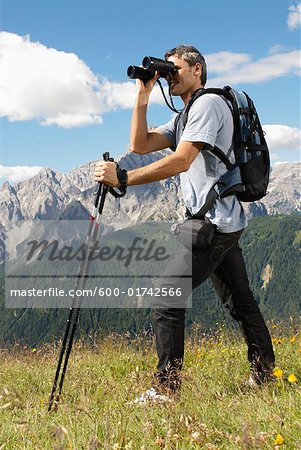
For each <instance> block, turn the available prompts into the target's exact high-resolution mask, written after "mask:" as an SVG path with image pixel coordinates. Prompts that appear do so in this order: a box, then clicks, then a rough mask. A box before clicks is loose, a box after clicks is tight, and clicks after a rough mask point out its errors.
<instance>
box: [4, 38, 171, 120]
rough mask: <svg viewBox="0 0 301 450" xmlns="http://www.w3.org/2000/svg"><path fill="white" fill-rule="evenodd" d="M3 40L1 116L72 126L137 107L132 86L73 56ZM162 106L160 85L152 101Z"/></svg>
mask: <svg viewBox="0 0 301 450" xmlns="http://www.w3.org/2000/svg"><path fill="white" fill-rule="evenodd" d="M0 38H1V60H0V61H1V73H0V87H1V89H0V117H1V116H2V117H4V116H5V117H8V119H9V120H10V121H17V120H31V119H36V120H39V121H40V123H41V124H42V125H53V124H56V125H58V126H60V127H63V128H70V127H78V126H85V125H92V124H100V123H102V118H101V115H102V114H104V113H106V112H108V111H111V110H114V109H120V108H121V109H123V108H132V106H133V104H134V101H135V95H136V89H135V84H134V83H133V82H125V83H112V82H110V81H109V80H107V79H105V78H101V77H97V76H96V75H95V74H94V73H93V72H92V71H91V70H90V69H89V67H88V66H87V65H86V64H85V63H84V62H83V61H82V60H80V59H79V58H78V56H77V55H75V54H74V53H66V52H63V51H58V50H55V49H53V48H47V47H46V46H44V45H42V44H40V43H39V42H32V41H31V40H30V37H29V36H23V37H22V36H18V35H17V34H13V33H7V32H1V33H0ZM162 102H163V100H162V98H161V96H160V95H159V90H158V88H157V87H156V89H155V90H154V93H153V95H152V96H151V103H162Z"/></svg>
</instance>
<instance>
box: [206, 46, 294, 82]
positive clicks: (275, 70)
mask: <svg viewBox="0 0 301 450" xmlns="http://www.w3.org/2000/svg"><path fill="white" fill-rule="evenodd" d="M273 50H275V48H273ZM238 55H240V57H239V58H232V59H231V60H230V63H229V61H228V59H229V53H228V52H220V53H216V54H212V55H209V56H207V61H208V69H209V73H211V72H214V73H216V74H218V76H217V77H214V78H210V79H209V81H208V86H209V85H210V86H221V85H222V84H234V85H235V84H240V83H248V84H253V83H262V82H265V81H269V80H272V79H274V78H279V77H284V76H287V75H292V74H294V75H300V67H301V62H300V57H301V52H300V50H291V51H288V52H282V53H276V54H271V55H268V56H265V57H264V58H260V59H258V60H257V61H253V60H252V58H251V57H250V56H248V55H245V54H241V53H240V54H238ZM210 61H213V65H212V67H211V65H210ZM229 67H230V69H229Z"/></svg>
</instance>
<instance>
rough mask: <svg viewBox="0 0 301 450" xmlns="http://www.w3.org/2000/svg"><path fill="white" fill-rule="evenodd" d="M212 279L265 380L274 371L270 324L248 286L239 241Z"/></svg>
mask: <svg viewBox="0 0 301 450" xmlns="http://www.w3.org/2000/svg"><path fill="white" fill-rule="evenodd" d="M211 280H212V282H213V285H214V287H215V290H216V292H217V294H218V295H219V297H220V298H221V300H222V302H223V303H224V304H225V306H226V307H227V308H228V309H229V310H230V314H231V315H232V317H233V318H234V319H235V320H237V321H238V323H239V324H240V326H241V328H242V331H243V333H244V336H245V339H246V342H247V345H248V359H249V362H250V364H251V370H252V372H253V374H254V376H255V378H256V379H257V381H258V382H260V381H265V380H266V379H268V378H269V377H270V375H271V372H272V369H273V367H274V363H275V356H274V351H273V346H272V342H271V337H270V334H269V331H268V328H267V326H266V324H265V321H264V319H263V316H262V314H261V312H260V309H259V307H258V305H257V303H256V301H255V299H254V296H253V293H252V291H251V289H250V287H249V281H248V276H247V272H246V268H245V264H244V260H243V257H242V252H241V249H240V248H239V245H238V244H237V245H235V246H233V247H232V248H231V250H230V251H229V252H228V253H227V254H226V255H225V257H224V259H223V260H222V262H221V264H220V265H219V266H218V268H217V269H216V270H215V272H214V274H212V275H211Z"/></svg>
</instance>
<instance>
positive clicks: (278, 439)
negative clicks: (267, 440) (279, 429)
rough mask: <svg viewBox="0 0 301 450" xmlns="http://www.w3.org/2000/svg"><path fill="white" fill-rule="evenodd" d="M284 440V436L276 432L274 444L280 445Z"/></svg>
mask: <svg viewBox="0 0 301 450" xmlns="http://www.w3.org/2000/svg"><path fill="white" fill-rule="evenodd" d="M283 442H284V437H283V436H282V434H280V433H278V434H277V436H276V439H275V442H274V445H282V444H283Z"/></svg>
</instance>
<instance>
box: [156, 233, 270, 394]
mask: <svg viewBox="0 0 301 450" xmlns="http://www.w3.org/2000/svg"><path fill="white" fill-rule="evenodd" d="M241 234H242V231H238V232H235V233H219V232H216V234H215V237H214V241H213V244H212V246H211V248H210V249H209V250H208V251H205V252H201V253H200V252H199V253H198V252H194V254H193V257H192V256H191V254H188V253H187V251H186V250H184V249H183V252H182V253H181V254H179V255H178V257H177V258H176V259H175V260H174V261H173V262H172V264H171V265H170V266H169V267H168V269H167V272H166V273H170V274H172V273H177V274H179V273H181V274H182V275H183V277H185V276H186V275H187V274H188V273H189V271H190V274H191V271H192V288H195V287H197V286H199V285H200V284H201V283H203V282H204V281H205V280H206V279H207V278H209V277H210V279H211V280H212V283H213V286H214V288H215V290H216V293H217V294H218V296H219V297H220V299H221V301H222V302H223V304H224V305H225V306H226V307H227V308H228V309H229V311H230V314H231V316H232V317H233V318H234V319H235V320H237V321H238V322H239V324H240V327H241V329H242V331H243V334H244V337H245V339H246V343H247V346H248V360H249V362H250V364H251V368H252V369H253V370H254V371H255V372H256V373H257V374H259V375H261V376H262V377H263V376H264V374H265V373H268V372H269V373H270V372H271V369H272V368H273V366H274V362H275V357H274V352H273V347H272V342H271V337H270V334H269V331H268V329H267V326H266V324H265V321H264V319H263V317H262V314H261V312H260V310H259V308H258V305H257V303H256V301H255V299H254V296H253V294H252V291H251V290H250V287H249V281H248V277H247V273H246V269H245V264H244V260H243V257H242V252H241V249H240V247H239V244H238V241H239V238H240V236H241ZM191 264H192V266H191ZM189 265H190V267H189ZM178 281H179V279H177V278H173V277H170V278H168V277H167V278H164V279H163V280H162V281H161V282H160V286H161V287H163V286H165V287H167V288H170V287H176V286H175V283H178ZM165 305H166V300H165ZM153 318H154V329H155V334H156V346H157V352H158V357H159V362H158V371H157V374H156V378H157V380H158V381H159V383H161V384H163V385H165V386H166V387H169V388H171V389H173V390H174V389H176V388H177V387H178V382H179V378H178V374H179V370H180V369H181V368H182V363H183V356H184V329H185V308H183V307H172V308H169V307H168V306H167V307H164V306H159V307H155V309H154V310H153Z"/></svg>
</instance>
